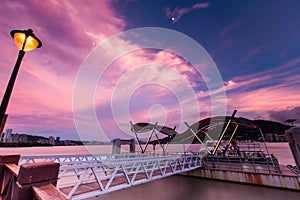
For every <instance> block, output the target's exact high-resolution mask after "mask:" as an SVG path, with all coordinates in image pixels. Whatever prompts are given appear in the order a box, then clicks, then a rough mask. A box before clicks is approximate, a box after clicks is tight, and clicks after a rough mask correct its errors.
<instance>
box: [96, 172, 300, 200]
mask: <svg viewBox="0 0 300 200" xmlns="http://www.w3.org/2000/svg"><path fill="white" fill-rule="evenodd" d="M96 199H99V200H100V199H101V200H117V199H122V200H135V199H139V200H153V199H155V200H185V199H187V200H260V199H263V200H283V199H285V200H299V199H300V192H296V191H291V190H280V189H274V188H267V187H258V186H252V185H245V184H237V183H229V182H222V181H213V180H208V179H200V178H192V177H186V176H171V177H168V178H165V179H161V180H157V181H153V182H150V183H146V184H143V185H137V186H134V187H132V188H128V189H124V190H121V191H116V192H112V193H109V194H104V195H101V196H99V197H95V198H90V200H96Z"/></svg>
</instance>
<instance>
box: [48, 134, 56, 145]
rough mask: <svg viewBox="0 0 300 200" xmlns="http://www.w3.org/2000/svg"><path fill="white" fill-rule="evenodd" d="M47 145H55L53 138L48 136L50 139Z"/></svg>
mask: <svg viewBox="0 0 300 200" xmlns="http://www.w3.org/2000/svg"><path fill="white" fill-rule="evenodd" d="M49 144H51V145H55V139H54V137H53V136H50V137H49Z"/></svg>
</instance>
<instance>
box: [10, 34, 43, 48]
mask: <svg viewBox="0 0 300 200" xmlns="http://www.w3.org/2000/svg"><path fill="white" fill-rule="evenodd" d="M10 35H11V37H12V38H13V39H14V41H15V43H16V45H17V47H19V49H20V50H21V51H25V52H26V51H31V50H34V49H35V48H40V47H41V46H42V43H41V41H40V40H39V39H38V38H37V37H36V36H35V35H34V34H33V32H32V30H31V29H28V30H23V31H22V30H13V31H11V32H10Z"/></svg>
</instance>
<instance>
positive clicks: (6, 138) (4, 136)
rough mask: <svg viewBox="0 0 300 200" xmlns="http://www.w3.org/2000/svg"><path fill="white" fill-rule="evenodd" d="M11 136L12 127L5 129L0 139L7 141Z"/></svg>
mask: <svg viewBox="0 0 300 200" xmlns="http://www.w3.org/2000/svg"><path fill="white" fill-rule="evenodd" d="M11 136H12V129H6V132H5V133H3V134H2V138H1V141H3V142H9V141H10V139H11Z"/></svg>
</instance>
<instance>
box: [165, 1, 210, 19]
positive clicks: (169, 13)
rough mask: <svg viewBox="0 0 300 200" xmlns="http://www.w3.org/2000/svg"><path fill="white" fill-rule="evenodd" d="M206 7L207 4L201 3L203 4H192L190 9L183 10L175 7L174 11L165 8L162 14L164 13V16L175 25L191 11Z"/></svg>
mask: <svg viewBox="0 0 300 200" xmlns="http://www.w3.org/2000/svg"><path fill="white" fill-rule="evenodd" d="M207 7H209V3H208V2H203V3H197V4H194V5H192V6H190V7H184V8H180V7H176V8H175V9H174V10H171V9H170V8H169V7H167V8H166V9H165V10H164V12H165V14H166V16H167V17H168V18H170V19H171V20H172V22H173V23H176V22H177V21H178V20H179V19H180V18H181V17H182V16H183V15H185V14H186V13H188V12H190V11H192V10H196V9H200V8H207Z"/></svg>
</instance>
